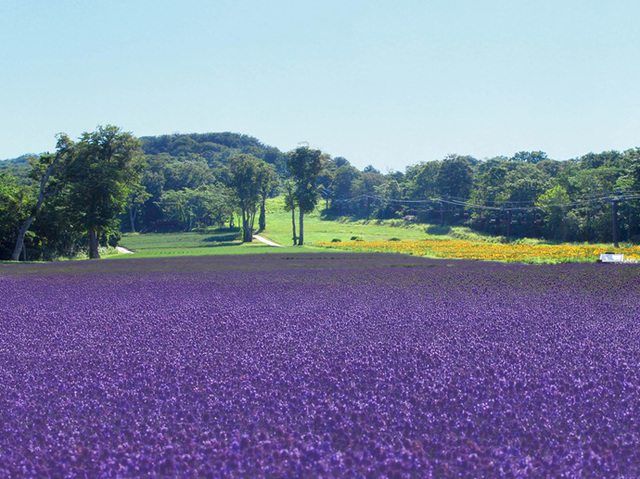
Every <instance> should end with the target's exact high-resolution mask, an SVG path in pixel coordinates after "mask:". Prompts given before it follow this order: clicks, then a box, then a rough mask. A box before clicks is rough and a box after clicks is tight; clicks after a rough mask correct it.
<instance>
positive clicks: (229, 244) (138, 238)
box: [113, 229, 306, 258]
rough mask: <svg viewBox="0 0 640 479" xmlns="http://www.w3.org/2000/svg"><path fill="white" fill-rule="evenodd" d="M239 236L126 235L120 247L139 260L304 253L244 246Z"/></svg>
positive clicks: (218, 232) (214, 233) (210, 233)
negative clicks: (170, 257)
mask: <svg viewBox="0 0 640 479" xmlns="http://www.w3.org/2000/svg"><path fill="white" fill-rule="evenodd" d="M238 234H239V233H238V232H235V233H230V232H229V230H226V229H222V230H214V231H207V232H189V233H146V234H137V233H135V234H131V233H126V234H124V235H123V236H122V240H121V241H120V246H123V247H125V248H127V249H129V250H131V251H133V252H134V253H135V257H136V258H151V257H160V256H163V257H164V256H201V255H215V254H256V253H285V252H294V251H297V252H299V251H300V250H301V248H293V247H289V248H275V247H272V246H267V245H265V244H263V243H259V242H253V243H249V244H242V243H241V242H240V241H239V240H238V239H237V235H238ZM305 249H306V248H305ZM128 256H130V255H128V254H119V255H117V257H119V258H124V257H128ZM113 257H115V256H113Z"/></svg>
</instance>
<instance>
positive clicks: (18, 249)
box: [11, 215, 36, 261]
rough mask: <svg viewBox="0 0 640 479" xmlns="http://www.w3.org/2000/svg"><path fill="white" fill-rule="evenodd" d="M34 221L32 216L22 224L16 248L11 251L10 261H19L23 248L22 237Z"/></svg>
mask: <svg viewBox="0 0 640 479" xmlns="http://www.w3.org/2000/svg"><path fill="white" fill-rule="evenodd" d="M34 219H36V217H35V215H32V216H30V217H29V219H27V221H25V222H24V224H23V225H22V226H21V227H20V231H18V239H17V241H16V247H15V248H14V250H13V254H12V255H11V261H18V260H20V253H21V252H22V248H24V237H25V235H26V234H27V230H28V229H29V227H30V226H31V223H33V220H34Z"/></svg>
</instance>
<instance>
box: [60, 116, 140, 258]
mask: <svg viewBox="0 0 640 479" xmlns="http://www.w3.org/2000/svg"><path fill="white" fill-rule="evenodd" d="M73 150H74V151H73V154H71V155H70V158H69V160H68V161H67V162H66V163H65V169H64V179H65V181H66V183H67V188H68V190H69V191H68V201H69V213H70V214H72V215H73V216H74V220H75V222H76V223H78V224H80V225H81V226H82V227H83V228H84V230H85V231H86V232H87V233H88V236H89V257H90V258H99V257H100V252H99V250H98V246H99V241H100V238H101V237H102V235H103V234H106V233H112V232H114V231H115V230H116V228H117V226H118V219H117V218H118V215H119V214H121V213H123V212H124V210H125V207H126V205H127V197H128V193H129V191H130V188H131V187H132V185H135V184H136V183H138V182H139V176H140V173H141V171H142V168H143V166H144V161H143V156H142V152H141V150H140V141H139V140H138V139H136V138H134V137H133V135H132V134H131V133H127V132H123V131H121V129H120V128H118V127H117V126H113V125H107V126H106V127H102V126H99V127H98V129H97V130H96V131H95V132H92V133H87V132H85V133H83V134H82V136H81V137H80V140H79V141H78V142H77V143H76V144H75V146H74V147H73Z"/></svg>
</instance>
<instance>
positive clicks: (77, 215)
mask: <svg viewBox="0 0 640 479" xmlns="http://www.w3.org/2000/svg"><path fill="white" fill-rule="evenodd" d="M324 158H325V155H322V154H321V152H320V151H319V150H311V149H309V148H308V147H299V148H297V149H296V150H294V151H292V152H290V153H288V154H284V153H282V152H280V151H279V150H277V149H275V148H273V147H268V146H264V145H262V144H261V143H260V142H258V141H257V140H256V139H255V138H252V137H248V136H246V135H239V134H233V133H221V134H204V135H197V134H193V135H164V136H162V137H149V138H141V139H137V138H135V137H134V136H133V135H132V134H131V133H128V132H123V131H122V130H121V129H120V128H118V127H116V126H112V125H108V126H106V127H98V129H97V130H96V131H95V132H91V133H89V132H86V133H83V134H82V135H81V137H80V138H79V139H78V141H75V142H74V141H72V140H71V139H70V138H69V137H68V136H67V135H66V134H60V135H59V136H58V141H57V145H56V152H55V153H53V154H50V153H46V154H42V155H38V156H32V157H28V158H22V159H21V160H22V161H17V162H13V165H11V164H9V165H6V164H5V165H3V166H4V168H3V169H2V170H0V259H3V260H6V259H12V260H18V259H33V260H35V259H54V258H57V257H61V256H67V257H68V256H73V255H76V254H78V253H80V252H85V251H86V252H87V254H88V256H89V258H99V257H100V247H101V246H103V247H104V246H107V245H110V246H115V245H116V244H117V242H118V240H119V238H120V236H121V231H132V232H136V231H142V232H149V231H158V232H165V231H188V230H192V229H194V228H208V227H215V226H225V225H228V227H229V228H235V227H239V228H240V231H241V237H242V240H243V241H245V242H250V241H252V239H253V232H254V231H255V220H256V217H257V219H258V231H262V230H264V229H265V227H266V208H265V203H266V200H267V198H268V197H269V196H273V195H275V194H277V192H278V187H279V185H280V183H281V181H282V180H283V179H284V178H288V185H289V186H290V187H291V194H292V195H293V196H292V197H291V198H289V200H288V202H287V204H288V205H289V208H290V209H291V211H292V212H294V213H295V211H296V209H297V210H298V211H299V226H298V234H297V235H295V234H294V244H303V241H304V233H303V231H304V230H303V217H304V213H306V212H309V211H311V210H312V209H313V207H314V206H315V202H314V201H315V198H316V197H317V190H318V185H317V181H316V177H317V175H318V174H319V173H320V171H321V170H322V168H323V167H324V162H323V161H324ZM24 162H28V163H29V164H30V169H28V170H27V169H25V168H24ZM16 165H17V166H18V170H19V171H21V172H23V175H22V176H21V177H16V176H13V175H11V174H10V172H9V171H10V170H9V168H7V166H16ZM26 171H28V173H27V174H24V172H26ZM236 219H237V221H238V222H239V224H238V225H237V226H236V224H235V222H236ZM27 251H28V252H29V255H28V256H27Z"/></svg>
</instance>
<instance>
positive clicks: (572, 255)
mask: <svg viewBox="0 0 640 479" xmlns="http://www.w3.org/2000/svg"><path fill="white" fill-rule="evenodd" d="M316 244H317V245H318V246H321V247H324V248H335V249H344V250H349V251H362V252H381V253H402V254H410V255H416V256H430V257H436V258H457V259H478V260H486V261H507V262H519V263H568V262H596V261H597V260H598V259H599V257H600V254H602V253H608V252H615V253H618V254H624V257H625V261H631V262H633V261H638V260H639V259H640V246H633V247H628V248H615V249H613V248H612V247H611V246H606V245H604V246H603V245H570V244H566V245H525V244H511V243H478V242H471V241H463V240H423V241H348V242H344V243H334V242H320V243H316Z"/></svg>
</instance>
